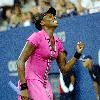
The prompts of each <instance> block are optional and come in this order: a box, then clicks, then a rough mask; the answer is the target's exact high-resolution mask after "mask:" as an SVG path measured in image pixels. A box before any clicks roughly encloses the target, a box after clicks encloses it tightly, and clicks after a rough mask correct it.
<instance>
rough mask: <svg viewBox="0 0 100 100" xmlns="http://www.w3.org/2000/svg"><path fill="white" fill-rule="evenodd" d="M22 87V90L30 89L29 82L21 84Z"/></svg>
mask: <svg viewBox="0 0 100 100" xmlns="http://www.w3.org/2000/svg"><path fill="white" fill-rule="evenodd" d="M20 87H21V90H25V89H28V86H27V83H23V84H21V85H20Z"/></svg>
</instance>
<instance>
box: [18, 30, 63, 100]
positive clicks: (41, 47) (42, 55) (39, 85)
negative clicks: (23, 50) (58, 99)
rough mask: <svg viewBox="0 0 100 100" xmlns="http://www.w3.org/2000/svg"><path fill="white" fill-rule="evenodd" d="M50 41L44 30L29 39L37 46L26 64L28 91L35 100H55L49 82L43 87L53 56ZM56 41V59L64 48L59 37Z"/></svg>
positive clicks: (29, 41)
mask: <svg viewBox="0 0 100 100" xmlns="http://www.w3.org/2000/svg"><path fill="white" fill-rule="evenodd" d="M48 39H49V36H48V34H47V33H46V32H45V31H44V30H42V31H39V32H37V33H33V34H32V35H31V36H30V37H29V38H28V39H27V41H28V43H29V44H32V45H35V46H36V50H35V52H34V53H33V54H32V55H31V56H30V57H29V59H28V60H27V62H26V64H25V65H26V66H25V78H26V80H27V83H28V88H29V89H28V91H29V95H30V97H32V98H33V99H34V100H53V95H52V90H51V86H50V84H49V82H48V81H47V84H46V88H44V87H43V84H44V78H43V77H44V74H45V72H46V68H47V62H48V59H49V58H50V56H51V53H50V47H49V44H48ZM54 39H55V47H56V52H55V53H54V51H53V52H52V56H53V58H54V59H56V58H57V56H58V54H59V52H62V51H63V50H64V48H63V45H62V42H61V41H60V39H59V38H58V37H57V36H54ZM46 91H47V92H48V93H47V92H46ZM48 94H50V97H51V99H50V98H48ZM18 100H20V98H19V99H18Z"/></svg>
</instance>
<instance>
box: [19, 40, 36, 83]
mask: <svg viewBox="0 0 100 100" xmlns="http://www.w3.org/2000/svg"><path fill="white" fill-rule="evenodd" d="M34 51H35V46H33V45H32V44H29V43H28V42H27V43H26V44H25V46H24V48H23V50H22V52H21V54H20V56H19V58H18V61H17V70H18V76H19V80H20V82H21V84H23V83H25V82H26V81H25V62H26V61H27V60H28V58H29V57H30V55H31V54H32V53H33V52H34Z"/></svg>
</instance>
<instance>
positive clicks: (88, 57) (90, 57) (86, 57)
mask: <svg viewBox="0 0 100 100" xmlns="http://www.w3.org/2000/svg"><path fill="white" fill-rule="evenodd" d="M83 59H91V60H92V56H91V55H87V56H85V57H84V58H83Z"/></svg>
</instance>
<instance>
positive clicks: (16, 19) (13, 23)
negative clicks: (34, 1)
mask: <svg viewBox="0 0 100 100" xmlns="http://www.w3.org/2000/svg"><path fill="white" fill-rule="evenodd" d="M21 16H22V12H21V8H20V5H19V4H16V5H15V6H14V8H13V14H12V16H11V17H10V22H9V26H8V29H11V28H15V27H17V26H18V25H20V24H21V22H22V21H21Z"/></svg>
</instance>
